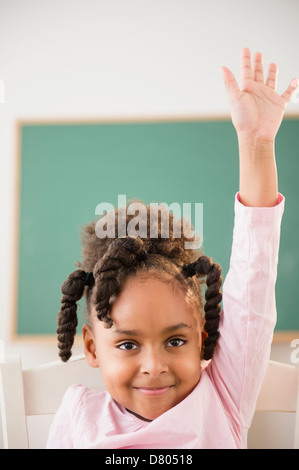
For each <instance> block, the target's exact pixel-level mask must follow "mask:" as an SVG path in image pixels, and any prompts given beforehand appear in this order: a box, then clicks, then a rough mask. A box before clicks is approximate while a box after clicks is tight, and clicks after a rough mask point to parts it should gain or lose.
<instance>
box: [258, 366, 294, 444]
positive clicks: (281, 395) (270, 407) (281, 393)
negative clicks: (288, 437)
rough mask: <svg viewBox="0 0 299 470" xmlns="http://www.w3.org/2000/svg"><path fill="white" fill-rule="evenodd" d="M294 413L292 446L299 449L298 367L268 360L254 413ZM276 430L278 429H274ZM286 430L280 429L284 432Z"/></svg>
mask: <svg viewBox="0 0 299 470" xmlns="http://www.w3.org/2000/svg"><path fill="white" fill-rule="evenodd" d="M260 411H265V412H282V413H294V414H295V416H294V418H295V419H294V421H295V424H294V433H293V436H294V437H293V439H294V440H293V448H294V449H299V369H298V367H295V366H290V365H288V364H283V363H280V362H276V361H269V366H268V370H267V373H266V376H265V378H264V381H263V384H262V387H261V390H260V393H259V397H258V400H257V404H256V413H258V412H260ZM276 431H279V430H277V429H276ZM285 431H286V430H285V429H281V432H282V433H284V432H285Z"/></svg>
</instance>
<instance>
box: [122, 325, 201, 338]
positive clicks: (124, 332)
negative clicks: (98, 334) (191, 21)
mask: <svg viewBox="0 0 299 470" xmlns="http://www.w3.org/2000/svg"><path fill="white" fill-rule="evenodd" d="M185 328H192V326H191V325H186V323H178V324H177V325H171V326H168V327H167V328H165V329H164V330H163V331H162V333H163V334H166V333H172V332H174V331H176V330H180V329H185ZM113 333H115V334H119V335H127V336H138V335H141V334H142V331H140V330H114V331H113Z"/></svg>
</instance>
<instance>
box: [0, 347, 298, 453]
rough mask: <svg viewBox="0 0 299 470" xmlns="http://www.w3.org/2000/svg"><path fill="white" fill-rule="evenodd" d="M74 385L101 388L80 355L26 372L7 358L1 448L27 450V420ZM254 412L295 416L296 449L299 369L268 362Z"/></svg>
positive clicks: (96, 372) (1, 374) (1, 371)
mask: <svg viewBox="0 0 299 470" xmlns="http://www.w3.org/2000/svg"><path fill="white" fill-rule="evenodd" d="M74 383H82V384H84V385H86V386H88V387H90V388H98V389H104V384H103V382H102V379H101V375H100V369H93V368H91V367H89V366H88V365H87V363H86V361H85V357H84V356H75V357H73V358H71V359H70V361H69V362H67V363H63V362H61V361H54V362H50V363H48V364H45V365H42V366H38V367H33V368H31V369H27V370H22V366H21V361H20V357H19V356H18V355H12V356H7V357H6V358H5V360H4V361H3V362H2V363H0V401H1V416H2V422H3V440H4V447H5V448H8V449H16V448H17V449H27V448H29V440H28V427H27V417H28V416H33V415H40V414H43V415H44V414H47V415H54V414H55V412H56V410H57V408H58V406H59V404H60V402H61V399H62V396H63V394H64V392H65V390H66V389H67V387H68V386H69V385H71V384H74ZM256 410H257V411H282V412H287V413H295V429H294V448H299V369H298V368H296V367H294V366H289V365H286V364H281V363H279V362H274V361H270V363H269V367H268V371H267V374H266V377H265V379H264V382H263V385H262V388H261V392H260V395H259V398H258V401H257V407H256ZM282 432H284V430H282Z"/></svg>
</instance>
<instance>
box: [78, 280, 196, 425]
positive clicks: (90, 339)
mask: <svg viewBox="0 0 299 470" xmlns="http://www.w3.org/2000/svg"><path fill="white" fill-rule="evenodd" d="M111 317H112V319H113V326H112V327H111V328H105V324H104V323H103V322H102V321H100V320H98V319H97V317H96V311H95V309H94V308H93V310H92V316H91V327H89V326H88V325H84V326H83V339H84V345H85V354H86V358H87V362H88V364H89V365H90V366H92V367H100V368H101V372H102V377H103V381H104V383H105V386H106V388H107V390H108V392H109V393H110V395H111V396H112V397H113V398H114V399H115V400H116V401H117V402H118V403H120V404H121V405H122V406H124V407H125V408H127V409H128V410H129V411H131V412H132V413H134V414H137V415H138V416H140V417H143V418H146V419H149V420H153V419H155V418H157V417H158V416H160V415H161V414H162V413H164V412H165V411H167V410H169V409H170V408H172V407H173V406H175V405H177V404H178V403H179V402H181V401H182V400H183V399H184V398H185V397H186V396H187V395H188V394H189V393H190V392H191V391H192V390H193V389H194V387H195V386H196V384H197V383H198V381H199V378H200V351H201V343H202V339H201V327H200V319H199V314H198V313H196V312H194V310H193V309H192V307H191V306H190V305H189V304H188V303H187V302H186V300H185V296H184V294H183V292H182V291H181V290H180V289H179V288H177V287H176V288H175V287H174V284H173V283H165V282H162V281H160V280H158V279H157V278H155V277H150V276H147V277H146V278H145V277H144V276H143V277H141V276H140V275H139V276H136V277H134V278H132V277H131V278H129V279H128V280H127V281H126V284H125V286H124V289H123V291H122V292H121V294H120V295H119V296H118V298H117V299H116V301H115V303H114V304H113V307H112V310H111Z"/></svg>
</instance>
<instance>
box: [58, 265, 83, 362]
mask: <svg viewBox="0 0 299 470" xmlns="http://www.w3.org/2000/svg"><path fill="white" fill-rule="evenodd" d="M85 280H86V272H85V271H82V270H77V271H74V272H73V273H71V274H70V275H69V276H68V278H67V280H66V281H65V282H64V283H63V285H62V287H61V292H62V294H63V296H62V298H61V308H60V311H59V313H58V317H57V323H58V328H57V330H56V332H57V340H58V348H59V356H60V358H61V359H62V361H64V362H66V361H67V360H68V359H69V358H70V357H71V355H72V353H71V348H72V346H73V343H74V337H75V334H76V328H77V325H78V318H77V301H78V300H80V299H81V297H82V295H83V292H84V287H85Z"/></svg>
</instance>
